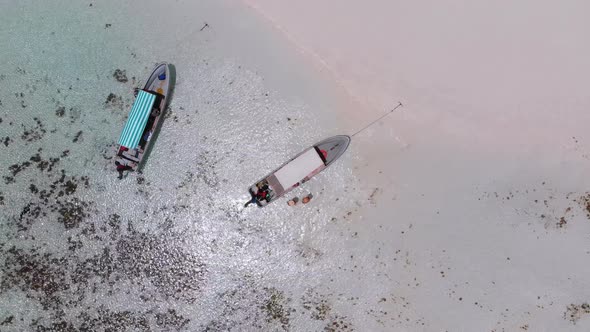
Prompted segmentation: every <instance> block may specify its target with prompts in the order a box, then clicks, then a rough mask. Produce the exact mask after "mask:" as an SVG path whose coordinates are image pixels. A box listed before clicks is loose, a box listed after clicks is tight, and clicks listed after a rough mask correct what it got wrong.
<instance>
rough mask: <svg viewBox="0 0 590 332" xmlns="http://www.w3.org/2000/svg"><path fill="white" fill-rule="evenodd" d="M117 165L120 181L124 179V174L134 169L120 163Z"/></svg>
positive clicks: (116, 163) (116, 162)
mask: <svg viewBox="0 0 590 332" xmlns="http://www.w3.org/2000/svg"><path fill="white" fill-rule="evenodd" d="M115 165H116V166H117V172H118V173H119V177H118V179H119V180H122V179H123V172H125V171H130V170H132V169H133V167H131V166H129V165H123V164H121V163H120V162H118V161H115Z"/></svg>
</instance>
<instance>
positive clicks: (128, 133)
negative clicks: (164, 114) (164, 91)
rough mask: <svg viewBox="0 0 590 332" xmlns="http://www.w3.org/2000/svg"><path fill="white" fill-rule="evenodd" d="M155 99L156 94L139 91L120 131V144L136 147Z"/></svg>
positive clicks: (131, 147) (130, 147)
mask: <svg viewBox="0 0 590 332" xmlns="http://www.w3.org/2000/svg"><path fill="white" fill-rule="evenodd" d="M155 101H156V95H154V94H152V93H149V92H147V91H144V90H140V91H139V93H138V95H137V98H136V99H135V102H134V103H133V107H132V108H131V112H130V113H129V118H128V119H127V123H126V124H125V127H124V128H123V132H121V137H120V138H119V144H120V145H122V146H124V147H127V148H129V149H136V148H137V146H138V145H139V140H140V139H141V135H142V134H143V131H144V129H145V125H146V124H147V121H148V118H149V116H150V113H151V111H152V107H153V106H154V102H155Z"/></svg>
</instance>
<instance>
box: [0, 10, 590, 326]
mask: <svg viewBox="0 0 590 332" xmlns="http://www.w3.org/2000/svg"><path fill="white" fill-rule="evenodd" d="M249 3H250V4H249V5H245V4H242V3H238V2H230V1H212V0H210V1H199V2H189V1H177V2H174V3H164V2H156V1H152V0H149V1H126V2H124V3H123V4H121V3H120V2H117V1H101V2H100V3H98V2H92V1H88V2H85V3H81V2H74V1H54V2H51V3H49V2H41V1H6V0H5V1H0V59H2V63H3V64H4V66H3V68H4V69H3V70H2V72H1V73H0V141H1V144H0V155H1V158H0V176H1V179H0V180H1V181H0V209H1V210H0V271H1V272H0V331H5V330H6V331H125V330H128V331H228V330H231V331H259V330H264V331H281V330H288V331H445V330H448V331H519V330H520V331H524V330H529V331H543V330H546V331H584V330H587V329H588V324H590V318H589V316H590V307H589V306H588V304H587V303H588V301H590V294H589V290H590V284H589V281H588V278H586V277H585V276H587V275H588V272H590V270H589V269H590V268H589V266H590V265H588V264H587V262H588V259H589V257H590V245H589V243H588V239H587V234H588V233H589V231H590V210H589V204H590V194H589V190H590V189H589V188H590V180H588V179H589V178H588V176H587V174H588V166H589V165H590V148H589V147H588V140H590V136H588V133H587V130H586V129H585V128H586V126H585V123H588V122H587V120H588V114H589V113H588V112H585V110H587V109H588V106H589V99H588V98H587V96H586V97H585V96H584V94H583V92H582V91H583V89H582V88H580V87H579V85H583V83H584V82H586V83H587V80H586V81H584V80H583V77H590V75H586V76H584V75H583V74H584V73H587V72H588V66H587V64H586V65H584V64H583V63H582V65H579V66H577V65H576V64H579V63H580V62H579V59H580V58H581V57H583V55H584V54H587V51H588V50H587V48H582V47H579V48H577V49H578V51H579V52H578V53H577V55H576V56H574V57H570V58H569V59H570V60H571V63H567V64H563V65H562V66H561V67H559V66H558V67H557V68H556V67H552V66H549V64H553V63H554V62H553V60H552V59H557V60H558V61H557V62H558V63H563V61H561V60H563V59H568V56H567V54H568V52H566V51H570V48H575V46H576V45H577V42H579V40H578V39H576V38H575V36H577V35H574V37H570V39H571V40H570V39H567V40H566V39H563V38H562V39H559V38H557V36H561V35H560V34H556V35H550V34H547V38H549V40H561V41H562V42H561V44H560V46H561V48H559V49H561V50H562V53H563V56H562V57H558V55H562V54H561V53H560V52H546V53H545V54H549V55H547V57H546V58H543V59H541V60H539V59H538V58H530V59H533V60H530V62H531V63H532V64H530V65H529V66H530V67H526V68H527V70H529V72H533V73H535V75H515V78H514V79H510V78H511V76H510V75H511V73H514V72H515V70H516V69H518V68H522V66H523V65H525V64H527V62H526V61H524V60H523V59H526V58H527V57H526V53H525V55H522V58H520V55H519V54H521V53H519V52H518V51H520V50H521V48H522V49H525V47H524V46H522V47H516V48H514V49H513V51H512V52H510V53H509V56H505V57H504V62H502V61H500V60H499V61H498V62H489V61H487V62H485V63H488V64H490V65H489V67H482V68H484V69H480V71H479V72H477V71H475V72H474V71H473V70H471V69H474V68H480V67H477V66H475V65H474V63H476V61H473V62H461V61H459V60H456V61H450V60H448V59H455V58H454V57H453V55H454V54H458V53H460V51H462V50H464V48H463V45H464V44H465V43H467V44H468V43H469V42H474V41H475V40H480V41H483V40H486V39H485V38H479V39H478V38H476V37H477V35H475V37H474V36H473V35H470V34H464V35H460V36H462V38H463V39H460V38H459V39H457V40H459V41H457V40H454V39H452V38H451V37H449V36H453V35H454V36H457V33H456V32H457V31H462V30H460V28H461V25H460V24H454V25H453V24H450V22H449V21H446V20H443V19H441V18H440V16H437V15H436V13H437V11H436V10H435V9H436V8H435V7H433V8H431V10H430V11H426V12H425V11H424V10H422V9H424V8H418V7H412V6H410V7H403V8H401V9H403V10H404V11H403V13H404V14H405V15H398V16H399V17H402V20H401V22H402V23H406V24H409V23H411V22H414V21H418V22H423V21H420V20H417V18H419V17H422V19H423V20H425V19H424V17H426V18H430V19H432V20H433V21H435V22H437V23H439V25H438V26H437V29H438V30H437V31H438V34H435V35H434V37H432V38H433V40H441V38H443V40H444V41H445V42H447V43H446V45H452V46H453V47H451V50H452V52H448V53H442V54H441V53H436V52H430V51H433V49H432V47H434V46H432V45H437V43H435V42H434V41H433V40H430V41H429V40H428V36H431V35H430V32H431V30H429V29H427V28H425V26H424V25H420V24H416V27H414V28H411V26H410V27H406V28H407V29H408V30H411V31H412V32H413V33H414V36H416V38H415V41H414V43H410V42H408V41H407V39H402V37H401V36H402V35H403V29H402V28H403V27H404V25H403V24H401V25H400V26H399V27H397V29H391V31H392V33H391V34H387V39H388V40H395V41H398V43H391V45H399V44H400V43H401V44H404V43H403V41H405V46H406V47H405V48H404V51H403V52H401V53H395V54H398V56H397V57H395V56H393V55H392V54H391V49H390V48H386V49H383V48H379V47H377V46H375V45H383V44H384V43H383V42H382V41H381V42H379V40H380V39H379V38H383V36H380V35H376V36H375V35H372V37H371V38H364V36H365V37H366V36H367V34H364V33H363V32H366V33H370V32H371V30H370V29H372V28H375V27H377V28H391V26H390V25H388V24H389V23H384V22H389V20H387V19H385V18H386V17H388V16H387V15H385V14H382V15H378V16H376V17H375V19H374V20H373V21H372V22H374V24H359V25H358V27H359V28H358V29H360V30H361V31H360V32H357V33H356V34H355V33H353V31H350V30H347V29H350V26H351V24H350V21H347V20H343V19H341V18H342V17H348V16H350V15H351V13H357V14H358V15H360V18H359V20H360V21H361V22H362V21H363V20H366V21H369V22H370V21H371V20H370V19H369V18H372V16H371V15H373V14H372V13H375V12H376V11H374V8H375V7H374V6H380V5H383V3H381V2H379V1H375V2H374V3H371V4H369V5H367V6H366V7H364V10H360V9H359V8H354V5H351V4H348V3H347V4H344V5H342V7H340V8H341V9H342V10H341V11H340V14H339V16H337V17H336V18H335V19H334V20H333V21H330V22H333V24H330V25H329V28H325V29H322V28H321V27H322V24H323V23H322V22H324V23H325V22H326V21H328V19H327V18H326V17H329V16H326V15H325V13H326V11H327V10H328V9H329V8H334V7H329V6H328V4H323V5H321V6H316V7H313V8H314V10H313V11H311V13H312V14H310V15H309V17H307V22H308V24H306V25H305V29H302V28H298V27H300V26H301V25H297V24H295V23H294V22H296V20H295V19H294V17H296V16H297V15H299V14H301V15H303V14H304V13H306V11H305V9H306V8H312V7H305V6H304V4H305V3H306V2H305V1H302V2H300V3H299V4H298V5H292V7H291V8H290V7H289V6H287V5H286V4H285V3H282V4H283V5H284V6H282V7H281V6H278V7H277V6H276V5H269V3H268V2H266V1H257V2H256V3H255V4H252V2H249ZM395 4H397V2H394V4H393V5H392V6H394V7H395ZM273 6H274V7H273ZM310 6H311V5H310ZM351 6H352V7H351ZM372 8H373V11H372ZM385 8H386V9H387V10H391V9H392V8H393V7H385ZM450 8H451V9H447V10H448V14H449V15H451V14H458V16H457V17H459V18H466V17H470V19H469V20H467V21H469V22H483V23H481V26H479V27H480V28H481V29H483V30H482V31H488V32H489V31H496V30H495V29H494V28H489V29H487V27H488V26H491V25H492V22H494V20H491V19H489V20H478V19H477V18H478V16H477V15H475V14H482V10H481V8H479V7H477V6H475V7H450ZM452 8H455V11H453V9H452ZM456 8H466V9H465V10H458V9H456ZM543 8H544V7H543ZM393 9H399V8H397V7H396V8H393ZM488 9H490V8H488ZM491 9H494V8H491ZM549 9H550V8H549V7H547V8H545V10H547V11H549V12H550V10H549ZM470 10H471V11H470ZM568 10H569V9H568V8H565V9H563V10H561V11H557V14H556V15H557V17H558V18H561V17H562V14H563V13H567V12H568ZM521 11H524V10H521ZM285 12H289V15H287V14H285ZM381 12H382V13H387V11H385V10H382V11H381ZM492 12H495V11H493V10H492ZM322 13H323V14H322ZM424 13H426V14H428V15H426V16H424ZM512 13H515V11H512ZM516 13H517V14H518V13H519V11H516ZM459 14H460V15H459ZM470 14H474V15H475V16H474V15H471V16H470ZM347 15H348V16H347ZM412 15H414V16H412ZM513 15H514V16H513V17H512V16H508V17H507V18H506V22H508V23H507V24H508V26H510V24H512V25H513V26H512V27H515V26H516V27H519V25H517V22H518V21H519V20H518V17H519V16H518V15H516V14H513ZM384 17H385V18H384ZM412 17H414V18H416V20H412ZM451 17H452V16H451ZM337 18H338V19H337ZM542 18H543V16H542V15H538V17H537V16H535V19H534V20H533V23H535V22H536V23H538V22H541V21H543V20H542ZM437 19H438V20H437ZM458 21H459V22H461V20H458ZM557 21H558V22H562V20H557ZM486 22H487V23H486ZM576 22H577V21H576V20H575V19H572V20H571V25H572V27H566V28H563V25H560V28H559V29H556V31H558V32H564V31H567V29H574V28H576V27H579V26H578V25H576ZM562 23H563V22H562ZM392 24H393V23H392ZM396 24H400V23H399V21H398V23H396ZM418 26H420V27H422V29H418V28H417V27H418ZM500 26H502V25H500ZM503 26H506V25H503ZM534 26H536V25H533V27H534ZM339 27H340V28H342V29H343V30H340V29H339ZM346 27H348V28H346ZM362 27H365V28H362ZM445 27H447V28H448V29H450V30H445V29H444V28H445ZM449 27H452V29H451V28H449ZM482 27H483V28H482ZM484 28H486V29H487V30H486V29H484ZM362 29H367V30H362ZM500 30H501V29H500ZM338 31H345V32H349V33H347V34H346V35H347V36H349V37H350V43H348V42H347V43H345V42H344V41H346V38H343V37H342V36H341V35H340V37H339V38H337V37H338V35H337V33H338ZM355 31H356V30H355ZM386 31H389V30H386ZM394 31H395V32H394ZM445 31H450V32H453V33H454V34H453V33H448V34H445V33H444V32H445ZM475 31H477V29H475ZM501 31H504V30H501ZM507 31H510V30H509V29H507ZM513 31H516V32H515V33H514V34H513V35H514V36H517V37H518V36H528V35H527V31H528V30H526V29H523V30H518V29H517V30H513ZM576 31H577V30H576ZM406 34H408V33H406ZM507 35H508V34H507ZM482 36H484V37H490V38H488V41H489V43H491V42H492V41H493V42H496V43H497V44H502V42H500V40H504V39H494V38H491V36H490V35H489V34H485V33H483V34H482ZM479 37H481V36H479ZM444 38H448V39H444ZM514 38H516V37H514ZM533 39H534V40H536V39H535V38H533ZM381 40H382V39H381ZM508 40H510V38H508ZM453 41H455V42H454V43H452V42H453ZM460 41H462V42H460ZM357 42H358V43H359V44H357V45H360V46H362V47H356V48H354V49H355V50H356V51H355V52H353V51H352V50H351V46H350V45H354V43H357ZM481 43H483V42H481ZM387 45H390V44H387ZM478 45H479V44H478ZM519 45H522V44H519ZM525 45H526V44H525ZM535 45H537V46H538V44H535V43H532V46H535ZM496 46H498V45H496ZM374 47H377V48H374ZM429 47H430V48H429ZM568 47H570V48H568ZM363 49H366V52H365V54H369V55H370V54H375V57H367V59H369V60H371V61H369V60H367V61H360V62H359V61H357V60H358V59H359V57H360V56H361V55H362V54H363V53H362V52H361V51H360V50H363ZM441 49H446V48H444V47H441ZM490 49H492V47H491V46H490V47H489V48H488V49H485V48H484V49H481V48H477V50H478V51H477V52H476V51H473V52H472V53H470V54H471V55H474V54H475V55H480V56H481V54H488V53H486V50H490ZM531 49H532V50H533V51H534V52H536V51H538V50H541V49H538V50H537V49H536V48H535V47H532V48H531ZM549 50H553V49H552V48H549ZM533 51H531V52H533ZM453 52H456V53H453ZM478 52H481V53H478ZM359 54H361V55H359ZM425 54H430V55H432V56H431V57H430V58H428V57H426V56H425ZM436 54H439V55H440V56H438V57H437V56H434V55H436ZM538 54H540V53H538ZM517 55H518V56H517ZM355 56H356V57H355ZM551 56H553V58H551ZM433 59H434V60H433ZM436 59H439V62H438V63H437V61H435V60H436ZM440 59H443V60H445V59H447V60H445V61H443V60H440ZM486 59H487V58H485V57H484V58H482V59H481V60H486ZM534 59H536V60H534ZM410 60H412V61H410ZM160 61H168V62H170V63H172V64H174V65H175V67H176V71H177V76H178V77H177V86H176V89H175V93H174V99H173V101H172V103H171V105H170V109H169V110H168V113H167V116H166V120H165V122H164V125H163V128H162V131H161V133H160V135H159V136H158V138H157V141H156V145H155V148H154V150H153V153H152V154H151V155H150V160H149V162H148V164H147V167H146V168H145V170H144V173H143V174H141V175H140V174H129V175H128V176H127V177H126V178H125V179H124V180H122V181H118V180H117V179H116V176H117V175H116V173H115V172H114V168H113V166H112V160H111V157H112V155H113V151H112V149H113V145H114V144H115V143H116V139H117V138H118V135H119V133H120V131H121V129H122V127H123V125H124V121H125V117H126V116H127V113H128V110H129V107H130V104H131V103H132V101H133V88H134V87H136V86H139V85H140V83H141V82H142V80H145V79H146V78H147V75H149V73H150V70H151V69H152V67H153V66H154V65H155V63H157V62H160ZM535 61H537V62H535ZM502 63H508V65H509V66H508V68H509V69H510V70H508V69H506V70H505V71H501V70H496V69H498V68H500V67H501V66H500V64H502ZM543 63H547V64H548V66H546V68H548V69H547V72H546V73H545V76H543V75H541V74H537V72H536V71H534V70H533V69H537V68H539V67H538V66H540V64H543ZM424 64H430V67H424V66H423V65H424ZM459 64H464V65H465V66H466V67H467V68H469V69H470V70H466V71H465V72H459V71H451V69H452V68H455V69H456V68H457V67H459ZM445 65H446V66H445ZM576 66H577V67H576ZM428 68H430V69H431V70H430V71H429V70H428ZM441 68H442V69H441ZM560 68H561V69H560ZM117 70H118V71H117ZM115 72H117V73H119V74H120V75H118V78H119V79H116V77H114V76H113V74H114V73H115ZM378 73H381V74H380V75H377V74H378ZM449 73H453V74H455V75H456V76H455V78H454V79H447V81H444V80H443V79H442V78H443V77H451V75H449ZM123 75H124V77H126V78H127V79H126V80H125V79H124V78H123ZM503 77H508V78H507V79H505V80H504V81H502V80H501V78H503ZM539 77H542V78H545V79H547V80H548V81H546V82H555V80H558V81H563V82H566V83H563V84H565V85H567V87H571V88H570V89H567V88H562V89H559V90H555V89H552V87H555V86H557V84H556V83H555V84H554V83H551V84H549V83H547V84H545V85H543V84H540V85H535V86H534V88H531V87H530V85H528V88H523V92H522V93H521V94H517V93H514V94H511V93H509V92H510V91H516V90H517V88H520V87H527V85H526V84H525V83H527V82H528V83H531V82H540V79H539ZM580 77H581V78H580ZM474 78H478V79H477V80H474ZM484 78H487V79H488V80H487V82H486V83H485V84H483V82H485V81H486V79H484ZM550 78H552V80H550ZM574 78H577V79H578V80H577V81H576V80H574ZM470 79H471V81H470ZM457 82H461V83H460V84H459V83H457ZM502 82H504V83H506V82H516V83H514V85H509V84H506V85H504V86H503V89H499V90H494V91H495V92H494V93H490V94H488V95H486V94H484V93H483V92H482V91H485V90H486V89H488V90H489V88H490V87H492V86H494V84H495V86H502V85H501V83H502ZM478 83H479V85H478ZM476 86H480V87H483V88H481V89H476V88H474V87H476ZM586 86H587V85H586ZM539 89H540V90H539ZM489 91H492V90H489ZM551 91H553V92H555V93H554V94H553V95H552V94H550V93H549V92H551ZM463 96H468V97H465V98H463ZM490 96H491V97H490ZM518 96H525V97H526V98H525V97H518ZM540 96H545V97H543V98H541V97H540ZM546 96H552V97H554V98H549V97H546ZM492 97H493V98H492ZM487 98H489V99H487ZM481 100H485V101H486V103H485V105H486V106H485V107H484V106H482V105H483V104H484V102H482V101H481ZM498 100H500V101H501V102H498ZM558 100H561V102H558ZM398 101H401V102H403V103H404V106H403V107H402V108H401V109H400V111H399V112H396V113H395V114H392V116H391V117H390V118H388V119H387V120H385V121H383V122H380V123H378V124H377V125H375V126H374V127H372V128H371V129H370V130H368V131H366V132H363V133H362V134H359V135H357V136H355V138H354V139H353V143H352V145H351V148H350V151H349V152H347V154H345V156H344V157H343V158H342V159H341V160H339V161H338V162H337V163H336V164H335V165H334V166H332V167H330V168H329V169H328V170H326V171H325V172H324V173H322V174H321V175H319V176H317V177H316V178H314V180H312V181H310V182H308V183H306V184H305V185H304V186H302V187H301V188H299V189H298V190H297V191H295V192H294V193H293V195H299V196H301V195H303V194H306V193H310V192H311V193H313V194H314V199H313V201H312V203H310V204H308V205H307V206H297V207H295V208H291V207H288V206H287V204H286V200H285V199H281V200H279V201H277V202H275V203H273V204H272V205H270V206H268V207H266V208H264V209H258V208H253V207H252V208H248V209H244V208H243V203H244V202H245V201H246V200H247V198H248V195H247V191H246V190H247V188H248V186H249V185H251V184H252V183H253V182H255V181H256V180H258V179H259V178H261V177H262V176H264V175H265V174H267V173H268V172H269V171H271V170H273V169H274V168H276V167H277V166H279V165H280V164H282V163H283V162H284V161H286V160H288V159H289V158H290V157H292V156H293V155H295V154H297V153H298V152H300V151H301V150H302V149H304V148H306V147H307V146H309V145H310V144H312V143H314V142H316V141H319V140H320V139H323V138H325V137H328V136H331V135H335V134H350V133H352V132H354V131H355V130H356V129H358V128H360V127H362V126H363V125H364V124H366V123H368V122H370V121H371V120H372V119H373V118H374V117H375V116H378V115H379V114H382V112H383V111H384V109H388V107H390V106H395V105H396V104H397V102H398ZM492 101H493V102H492ZM558 106H559V107H558Z"/></svg>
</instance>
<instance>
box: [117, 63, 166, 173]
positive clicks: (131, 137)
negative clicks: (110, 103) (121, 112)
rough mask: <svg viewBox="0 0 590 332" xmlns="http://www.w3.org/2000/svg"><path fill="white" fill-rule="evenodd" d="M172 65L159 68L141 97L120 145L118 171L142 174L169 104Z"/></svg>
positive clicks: (131, 114) (127, 124)
mask: <svg viewBox="0 0 590 332" xmlns="http://www.w3.org/2000/svg"><path fill="white" fill-rule="evenodd" d="M170 76H171V65H169V64H167V63H160V64H158V65H156V68H155V69H154V70H153V72H152V74H151V75H150V77H149V78H148V80H147V82H146V84H145V86H144V87H143V89H140V90H138V93H137V97H136V99H135V102H134V103H133V107H132V108H131V112H130V113H129V117H128V118H127V122H126V123H125V127H124V128H123V131H122V132H121V137H120V138H119V142H118V145H117V157H116V158H115V161H116V164H117V171H119V173H120V174H122V172H121V170H140V169H141V167H142V166H143V161H144V157H145V156H146V155H147V152H148V151H149V149H150V148H151V146H152V144H153V141H154V140H153V139H152V137H153V135H154V134H155V133H156V130H157V129H158V124H160V122H161V119H162V116H163V115H164V112H165V110H166V106H167V105H168V102H169V99H170V98H169V97H170V92H171V88H172V85H173V84H171V77H170Z"/></svg>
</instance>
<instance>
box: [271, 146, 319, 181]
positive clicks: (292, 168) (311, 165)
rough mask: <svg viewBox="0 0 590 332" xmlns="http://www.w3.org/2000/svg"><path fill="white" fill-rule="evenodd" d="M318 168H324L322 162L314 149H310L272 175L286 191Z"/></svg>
mask: <svg viewBox="0 0 590 332" xmlns="http://www.w3.org/2000/svg"><path fill="white" fill-rule="evenodd" d="M320 166H324V162H323V161H322V159H321V158H320V156H319V155H318V153H317V152H316V151H315V149H314V148H311V149H309V150H307V151H305V152H304V153H302V154H301V155H300V156H299V157H297V158H295V159H293V160H292V161H291V162H289V163H288V164H287V165H285V166H283V167H282V168H281V169H279V170H278V171H276V172H275V174H274V175H275V177H276V178H277V180H278V181H279V183H280V184H281V186H283V188H285V189H287V188H290V187H291V186H293V185H294V184H296V183H297V182H299V181H301V180H303V178H305V177H306V176H307V175H309V174H310V173H311V172H313V171H315V170H316V169H317V168H318V167H320Z"/></svg>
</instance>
